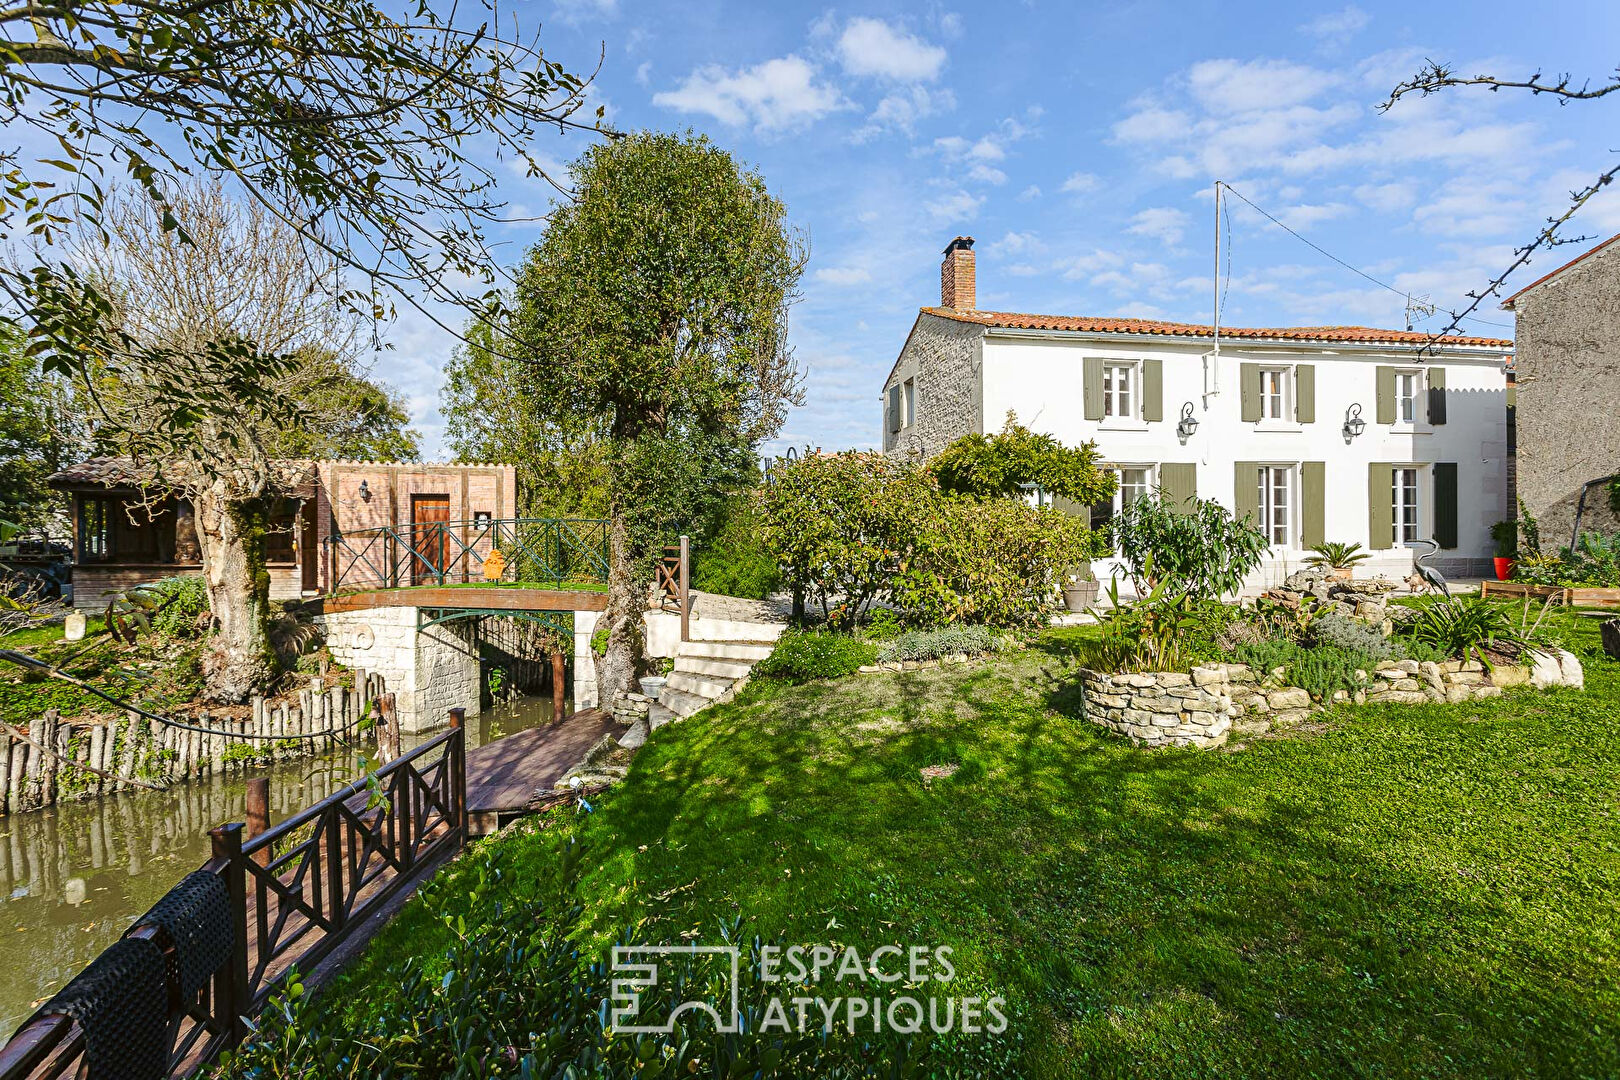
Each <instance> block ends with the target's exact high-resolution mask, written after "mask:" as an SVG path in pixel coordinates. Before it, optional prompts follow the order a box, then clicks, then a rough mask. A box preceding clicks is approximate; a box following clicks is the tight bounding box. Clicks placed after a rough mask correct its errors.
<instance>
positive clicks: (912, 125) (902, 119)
mask: <svg viewBox="0 0 1620 1080" xmlns="http://www.w3.org/2000/svg"><path fill="white" fill-rule="evenodd" d="M954 108H956V95H954V94H952V93H951V92H950V91H949V90H945V89H939V90H930V89H928V88H927V87H926V86H912V87H908V88H906V89H904V90H896V91H894V92H893V93H891V94H888V95H886V96H885V97H884V98H883V100H882V101H879V102H878V103H877V107H876V108H874V109H873V110H872V113H871V115H870V116H868V117H867V118H866V125H865V126H864V127H862V128H861V129H860V130H859V131H857V132H856V133H855V138H856V141H857V142H859V141H864V140H865V139H869V138H871V137H872V136H874V135H877V134H880V133H881V132H884V131H903V132H905V133H906V134H908V135H909V134H911V133H912V132H913V131H915V129H916V125H917V121H919V120H923V119H926V118H927V117H930V116H933V115H935V114H937V113H942V112H949V111H950V110H951V109H954Z"/></svg>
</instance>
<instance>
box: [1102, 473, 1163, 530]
mask: <svg viewBox="0 0 1620 1080" xmlns="http://www.w3.org/2000/svg"><path fill="white" fill-rule="evenodd" d="M1113 468H1114V475H1115V476H1116V477H1118V479H1119V486H1118V487H1117V488H1115V489H1114V497H1113V498H1112V499H1105V500H1103V501H1102V502H1099V503H1097V505H1095V506H1093V507H1092V508H1091V527H1092V528H1093V529H1101V528H1103V527H1105V526H1106V525H1107V524H1108V523H1109V522H1110V521H1112V520H1113V519H1114V517H1115V516H1116V515H1118V514H1119V512H1120V511H1121V510H1123V509H1125V507H1127V506H1129V505H1130V504H1131V503H1133V502H1135V501H1136V500H1137V499H1140V498H1142V497H1143V496H1144V495H1151V494H1153V466H1152V465H1115V466H1114V467H1113Z"/></svg>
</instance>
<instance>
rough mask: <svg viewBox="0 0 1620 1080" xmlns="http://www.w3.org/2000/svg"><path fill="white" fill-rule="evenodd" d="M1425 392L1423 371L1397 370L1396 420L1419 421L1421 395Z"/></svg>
mask: <svg viewBox="0 0 1620 1080" xmlns="http://www.w3.org/2000/svg"><path fill="white" fill-rule="evenodd" d="M1422 393H1423V373H1422V372H1418V371H1397V372H1396V373H1395V420H1396V422H1397V423H1402V424H1415V423H1417V422H1418V409H1419V408H1421V405H1420V403H1419V397H1420V396H1421V395H1422Z"/></svg>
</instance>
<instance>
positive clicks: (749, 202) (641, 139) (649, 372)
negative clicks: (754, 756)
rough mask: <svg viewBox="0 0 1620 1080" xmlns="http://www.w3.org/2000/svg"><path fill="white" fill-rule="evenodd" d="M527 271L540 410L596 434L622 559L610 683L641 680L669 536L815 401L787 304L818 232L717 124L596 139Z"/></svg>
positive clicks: (607, 671) (602, 677) (523, 299)
mask: <svg viewBox="0 0 1620 1080" xmlns="http://www.w3.org/2000/svg"><path fill="white" fill-rule="evenodd" d="M571 177H572V186H573V188H574V190H575V193H576V194H575V198H574V199H573V201H572V202H570V203H568V204H567V205H564V206H562V207H561V208H559V210H558V211H557V213H556V214H555V215H554V216H553V218H552V220H551V223H550V225H549V226H548V227H547V229H546V233H545V236H544V238H543V239H542V240H541V241H540V243H539V244H537V245H536V246H535V247H534V249H533V250H532V251H530V253H529V256H528V259H527V261H526V262H525V264H524V266H523V268H522V271H521V273H520V275H519V279H518V285H517V293H516V297H515V304H514V307H515V309H516V313H515V320H514V322H513V323H512V325H511V327H510V332H511V335H512V338H513V339H514V341H515V342H516V346H515V349H516V351H519V352H521V354H522V355H523V356H525V357H526V358H527V362H526V364H525V375H526V383H527V389H528V392H529V395H530V399H531V401H532V403H533V407H534V410H535V415H536V416H537V417H539V418H541V419H542V420H543V421H545V422H547V423H550V424H554V425H556V426H557V428H558V429H560V430H569V431H587V432H591V433H592V434H593V435H595V436H597V437H599V438H600V439H601V440H602V443H603V447H604V455H605V460H606V469H607V484H606V488H607V504H608V507H607V510H608V517H609V519H610V520H611V522H612V525H611V528H610V542H611V547H612V553H611V568H610V570H611V572H610V580H609V588H608V607H607V612H606V620H607V627H608V642H607V653H606V655H605V656H604V657H602V658H601V659H600V660H599V661H598V664H597V681H598V686H599V688H600V691H601V693H602V694H603V695H604V698H606V699H610V698H611V697H612V696H613V695H614V694H616V693H618V692H620V691H622V690H624V689H626V688H628V686H629V683H630V679H631V678H632V676H633V675H634V674H635V668H636V665H637V664H638V662H639V660H640V654H641V648H642V642H641V613H642V609H643V606H644V603H645V598H646V588H647V579H648V576H649V575H650V571H651V564H652V561H653V559H654V558H655V557H656V552H657V549H658V546H659V544H660V543H662V542H663V541H665V540H668V539H669V538H670V536H671V534H672V530H673V529H675V528H676V527H678V526H679V524H680V523H681V522H683V521H689V520H692V519H694V518H695V517H696V516H697V515H698V513H700V512H701V511H702V510H703V509H704V508H706V507H708V506H709V505H710V504H711V503H712V501H713V500H715V499H716V498H723V497H724V494H725V492H723V491H716V490H715V485H713V484H712V483H711V478H712V477H714V476H716V475H720V474H727V473H729V474H733V475H736V476H739V477H740V476H742V475H745V474H746V473H747V471H748V470H749V469H750V468H751V467H752V463H753V456H754V452H755V450H756V449H757V447H758V446H759V444H760V443H761V442H763V441H764V440H765V439H768V438H770V437H771V436H773V435H775V434H776V433H777V432H778V431H779V430H780V429H781V426H782V424H783V422H784V420H785V419H786V415H787V409H788V407H789V406H790V405H792V404H795V403H799V402H801V401H802V391H801V388H800V373H799V370H798V367H797V364H796V362H795V360H794V357H793V353H792V350H791V349H790V348H789V347H788V344H787V315H788V309H789V306H790V305H791V304H792V302H793V300H794V299H795V296H796V290H797V287H798V282H799V278H800V275H801V274H802V273H803V270H804V262H805V257H806V255H805V245H804V243H803V241H802V239H801V237H800V236H799V235H798V234H797V233H796V232H795V231H794V230H793V229H792V228H791V227H790V226H789V224H788V222H787V212H786V209H785V208H784V206H783V205H782V203H781V202H780V201H779V200H778V199H776V198H775V197H773V196H772V195H771V193H770V192H769V191H768V190H767V188H766V185H765V181H764V178H763V177H761V176H760V175H759V174H758V173H757V172H754V171H752V170H749V169H746V168H743V167H742V166H740V165H739V164H738V162H737V161H736V160H734V159H733V158H732V156H731V155H730V154H729V153H727V152H726V151H724V150H722V149H720V148H719V147H717V146H715V145H714V144H713V143H711V142H710V141H709V140H708V139H706V138H703V137H700V136H693V135H690V134H688V135H686V136H679V135H673V134H664V133H656V132H643V133H638V134H634V135H631V136H629V137H626V138H624V139H622V140H619V141H616V142H613V143H608V144H602V145H598V146H595V147H592V148H591V149H590V150H588V151H586V153H585V154H584V156H582V157H581V158H580V159H579V160H578V161H577V162H575V164H574V165H573V167H572V170H571Z"/></svg>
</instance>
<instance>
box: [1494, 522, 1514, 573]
mask: <svg viewBox="0 0 1620 1080" xmlns="http://www.w3.org/2000/svg"><path fill="white" fill-rule="evenodd" d="M1491 543H1493V544H1495V545H1496V557H1495V558H1494V559H1493V560H1491V561H1492V562H1493V563H1495V564H1496V580H1497V581H1506V580H1507V579H1508V578H1510V577H1512V576H1513V560H1514V559H1515V558H1517V557H1518V554H1519V523H1518V522H1517V521H1513V520H1511V519H1510V520H1508V521H1498V522H1497V523H1496V524H1495V525H1492V526H1491Z"/></svg>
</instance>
